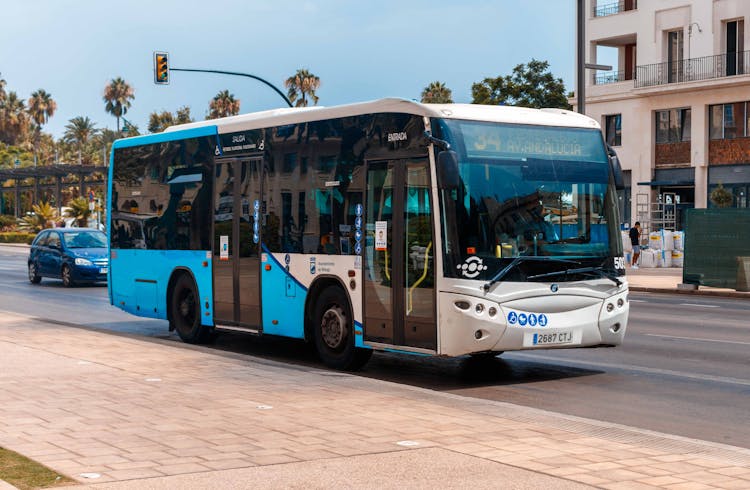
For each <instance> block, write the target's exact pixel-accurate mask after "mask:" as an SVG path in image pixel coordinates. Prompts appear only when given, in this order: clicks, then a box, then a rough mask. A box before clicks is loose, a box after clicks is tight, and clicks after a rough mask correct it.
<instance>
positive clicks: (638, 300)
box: [628, 299, 647, 303]
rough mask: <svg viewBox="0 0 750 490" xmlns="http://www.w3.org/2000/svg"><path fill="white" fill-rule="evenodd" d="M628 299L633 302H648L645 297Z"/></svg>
mask: <svg viewBox="0 0 750 490" xmlns="http://www.w3.org/2000/svg"><path fill="white" fill-rule="evenodd" d="M628 301H629V302H631V303H646V302H647V301H646V300H645V299H629V300H628Z"/></svg>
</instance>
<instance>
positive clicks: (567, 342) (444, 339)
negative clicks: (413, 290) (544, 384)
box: [439, 289, 629, 356]
mask: <svg viewBox="0 0 750 490" xmlns="http://www.w3.org/2000/svg"><path fill="white" fill-rule="evenodd" d="M440 294H441V298H440V302H439V304H440V305H441V307H440V338H441V342H440V354H442V355H449V356H458V355H464V354H471V353H477V352H502V351H514V350H526V349H565V348H575V347H597V346H601V347H605V346H616V345H620V344H621V343H622V342H623V338H624V336H625V330H626V327H627V321H628V314H629V304H628V301H627V294H628V293H627V289H625V290H621V291H618V292H617V293H616V294H614V295H611V296H608V297H606V298H603V299H602V298H596V297H581V296H572V295H570V296H568V295H554V296H553V295H540V296H533V297H527V298H521V299H514V300H511V301H506V302H503V303H499V302H494V301H491V300H489V299H488V298H477V297H472V296H467V295H463V294H455V293H440Z"/></svg>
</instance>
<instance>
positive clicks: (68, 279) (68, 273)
mask: <svg viewBox="0 0 750 490" xmlns="http://www.w3.org/2000/svg"><path fill="white" fill-rule="evenodd" d="M60 275H61V276H62V282H63V286H65V287H66V288H72V287H73V286H75V285H76V283H75V281H74V280H73V271H72V270H71V269H70V266H69V265H68V264H65V265H63V266H62V270H61V271H60Z"/></svg>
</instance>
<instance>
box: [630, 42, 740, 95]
mask: <svg viewBox="0 0 750 490" xmlns="http://www.w3.org/2000/svg"><path fill="white" fill-rule="evenodd" d="M748 73H750V51H739V52H736V53H724V54H717V55H714V56H703V57H702V58H690V59H687V60H679V61H672V62H664V63H654V64H653V65H641V66H638V67H636V70H635V87H636V88H640V87H653V86H656V85H666V84H669V83H684V82H694V81H698V80H711V79H713V78H723V77H731V76H734V75H747V74H748Z"/></svg>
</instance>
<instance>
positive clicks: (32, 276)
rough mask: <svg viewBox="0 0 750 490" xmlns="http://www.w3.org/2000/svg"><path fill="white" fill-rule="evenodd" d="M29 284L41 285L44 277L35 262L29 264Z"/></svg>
mask: <svg viewBox="0 0 750 490" xmlns="http://www.w3.org/2000/svg"><path fill="white" fill-rule="evenodd" d="M29 282H31V284H39V283H40V282H42V276H40V275H39V268H38V267H37V265H36V264H35V263H33V262H32V263H30V264H29Z"/></svg>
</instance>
